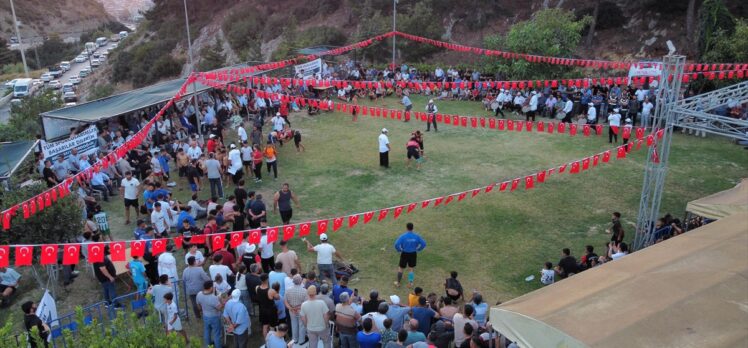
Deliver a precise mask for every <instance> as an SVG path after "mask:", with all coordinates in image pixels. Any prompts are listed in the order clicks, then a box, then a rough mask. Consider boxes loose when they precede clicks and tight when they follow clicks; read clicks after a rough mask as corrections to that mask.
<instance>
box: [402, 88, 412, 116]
mask: <svg viewBox="0 0 748 348" xmlns="http://www.w3.org/2000/svg"><path fill="white" fill-rule="evenodd" d="M400 104H403V106H405V115H406V116H405V121H404V122H408V121H410V117H408V116H409V114H408V113H409V112H410V110H412V109H413V102H412V101H410V98H409V97H408V95H407V94H403V100H402V101H400Z"/></svg>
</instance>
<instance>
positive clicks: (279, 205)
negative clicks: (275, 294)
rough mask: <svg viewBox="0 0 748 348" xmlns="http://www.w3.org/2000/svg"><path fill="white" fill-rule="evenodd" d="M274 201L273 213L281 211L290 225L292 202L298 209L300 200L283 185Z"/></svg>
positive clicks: (284, 219) (282, 218) (283, 217)
mask: <svg viewBox="0 0 748 348" xmlns="http://www.w3.org/2000/svg"><path fill="white" fill-rule="evenodd" d="M273 200H274V203H273V213H275V212H276V211H280V216H281V221H283V224H285V225H288V224H289V223H291V217H292V216H293V209H292V208H291V201H292V200H293V202H294V204H296V206H297V207H299V206H300V204H299V199H298V198H297V197H296V194H295V193H293V192H292V191H291V189H290V187H289V185H288V183H283V185H281V189H280V191H278V192H276V193H275V196H274V197H273ZM291 330H292V331H293V327H292V328H291Z"/></svg>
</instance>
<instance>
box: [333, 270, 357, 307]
mask: <svg viewBox="0 0 748 348" xmlns="http://www.w3.org/2000/svg"><path fill="white" fill-rule="evenodd" d="M348 281H349V279H348V276H345V275H344V276H342V277H340V282H338V284H336V285H335V286H333V287H332V301H333V303H335V304H338V303H340V295H341V294H343V293H347V294H348V295H349V296H350V295H353V290H351V289H350V288H349V287H348Z"/></svg>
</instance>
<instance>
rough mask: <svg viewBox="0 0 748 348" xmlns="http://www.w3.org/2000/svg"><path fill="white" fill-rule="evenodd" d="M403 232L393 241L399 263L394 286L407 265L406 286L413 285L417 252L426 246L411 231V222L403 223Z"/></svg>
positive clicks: (400, 278)
mask: <svg viewBox="0 0 748 348" xmlns="http://www.w3.org/2000/svg"><path fill="white" fill-rule="evenodd" d="M405 229H406V231H405V233H403V234H401V235H400V237H398V238H397V240H396V241H395V250H397V252H399V253H400V263H399V264H398V269H397V281H395V286H397V287H399V286H400V281H401V280H402V279H403V269H404V268H405V267H408V287H412V286H413V281H414V280H415V268H416V262H417V260H418V252H420V251H422V250H423V249H424V248H425V247H426V241H425V240H423V238H421V236H419V235H418V234H417V233H415V232H413V223H412V222H408V223H407V224H406V225H405Z"/></svg>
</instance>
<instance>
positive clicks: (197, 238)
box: [190, 234, 207, 244]
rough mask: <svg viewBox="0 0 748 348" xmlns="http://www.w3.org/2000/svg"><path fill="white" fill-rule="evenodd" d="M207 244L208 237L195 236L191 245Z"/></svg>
mask: <svg viewBox="0 0 748 348" xmlns="http://www.w3.org/2000/svg"><path fill="white" fill-rule="evenodd" d="M206 242H207V236H206V235H204V234H196V235H193V236H192V238H191V239H190V244H205V243H206Z"/></svg>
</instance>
